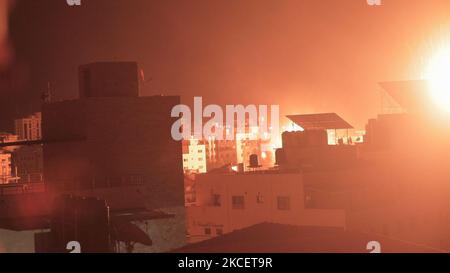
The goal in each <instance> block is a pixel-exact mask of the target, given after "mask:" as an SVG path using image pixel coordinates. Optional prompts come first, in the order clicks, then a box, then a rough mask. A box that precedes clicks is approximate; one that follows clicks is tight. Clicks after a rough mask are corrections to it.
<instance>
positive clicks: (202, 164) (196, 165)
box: [183, 138, 206, 173]
mask: <svg viewBox="0 0 450 273" xmlns="http://www.w3.org/2000/svg"><path fill="white" fill-rule="evenodd" d="M183 169H184V171H185V172H195V173H206V151H205V144H200V142H199V141H198V140H197V139H194V138H192V139H190V140H189V141H183Z"/></svg>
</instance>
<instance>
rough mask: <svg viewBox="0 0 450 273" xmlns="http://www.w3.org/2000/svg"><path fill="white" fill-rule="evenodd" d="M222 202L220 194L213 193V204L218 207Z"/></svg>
mask: <svg viewBox="0 0 450 273" xmlns="http://www.w3.org/2000/svg"><path fill="white" fill-rule="evenodd" d="M221 204H222V202H221V200H220V194H213V206H215V207H220V206H221Z"/></svg>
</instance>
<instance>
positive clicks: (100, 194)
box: [42, 62, 184, 250]
mask: <svg viewBox="0 0 450 273" xmlns="http://www.w3.org/2000/svg"><path fill="white" fill-rule="evenodd" d="M79 77H80V98H79V99H75V100H69V101H61V102H50V103H46V104H45V105H44V106H43V111H42V127H43V128H42V130H43V138H44V139H46V140H50V141H51V142H52V143H51V144H48V145H44V180H45V183H46V188H47V191H49V192H51V193H57V194H60V193H71V194H76V195H79V196H88V197H89V196H91V197H96V198H101V199H104V200H106V202H107V203H108V205H109V206H110V207H111V209H113V210H128V211H132V210H137V209H144V208H146V209H163V210H166V211H167V212H169V213H171V214H174V219H172V220H170V221H169V222H170V225H175V226H176V227H166V226H165V225H166V224H168V223H167V221H166V222H165V221H159V222H158V223H155V225H161V226H159V227H154V225H150V228H152V227H154V228H153V230H156V231H157V232H163V231H165V230H172V232H175V233H177V234H171V235H168V234H158V233H157V234H153V235H154V236H156V237H158V236H161V237H167V236H169V237H170V238H172V239H171V240H173V242H168V241H167V240H165V241H164V243H165V244H166V246H160V247H161V248H162V249H165V248H166V247H168V248H170V247H171V246H172V245H173V246H176V245H179V244H180V243H182V242H181V240H183V239H184V208H183V207H184V192H183V191H184V189H183V170H182V154H181V153H182V149H181V143H180V142H176V141H174V140H173V139H172V137H171V133H170V132H171V131H170V129H171V126H172V124H173V122H174V119H173V118H171V117H170V112H171V109H172V108H173V107H174V106H175V105H177V104H179V103H180V98H179V97H176V96H151V97H139V79H138V66H137V64H136V63H131V62H123V63H121V62H119V63H116V62H115V63H94V64H89V65H84V66H82V67H80V73H79ZM144 220H145V219H143V221H141V223H138V224H142V225H143V226H146V227H148V226H149V225H148V223H147V222H145V221H144ZM152 239H153V241H154V242H155V246H154V247H155V250H161V249H160V248H159V246H158V245H157V243H158V238H152ZM177 240H178V241H177ZM169 241H170V240H169Z"/></svg>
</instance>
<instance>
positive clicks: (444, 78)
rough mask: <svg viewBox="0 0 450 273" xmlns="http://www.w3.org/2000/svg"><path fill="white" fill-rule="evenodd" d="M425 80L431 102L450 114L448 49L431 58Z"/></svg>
mask: <svg viewBox="0 0 450 273" xmlns="http://www.w3.org/2000/svg"><path fill="white" fill-rule="evenodd" d="M425 79H426V80H428V85H429V88H430V92H431V97H432V100H433V101H434V102H435V103H436V104H437V106H438V107H440V108H442V109H443V110H445V111H446V112H450V47H449V48H445V49H443V50H440V51H439V52H438V53H437V54H436V55H435V56H434V57H432V58H431V60H430V62H429V63H428V66H427V70H426V72H425Z"/></svg>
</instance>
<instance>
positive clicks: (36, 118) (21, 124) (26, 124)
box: [14, 112, 42, 140]
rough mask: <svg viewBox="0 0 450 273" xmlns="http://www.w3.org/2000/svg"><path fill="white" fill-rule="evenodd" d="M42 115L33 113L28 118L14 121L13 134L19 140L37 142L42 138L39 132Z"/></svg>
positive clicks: (40, 131)
mask: <svg viewBox="0 0 450 273" xmlns="http://www.w3.org/2000/svg"><path fill="white" fill-rule="evenodd" d="M41 120H42V114H41V113H40V112H37V113H34V114H32V115H30V116H28V117H25V118H20V119H16V120H15V121H14V125H15V133H16V135H18V136H19V139H20V140H39V139H41V137H42V130H41Z"/></svg>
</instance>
